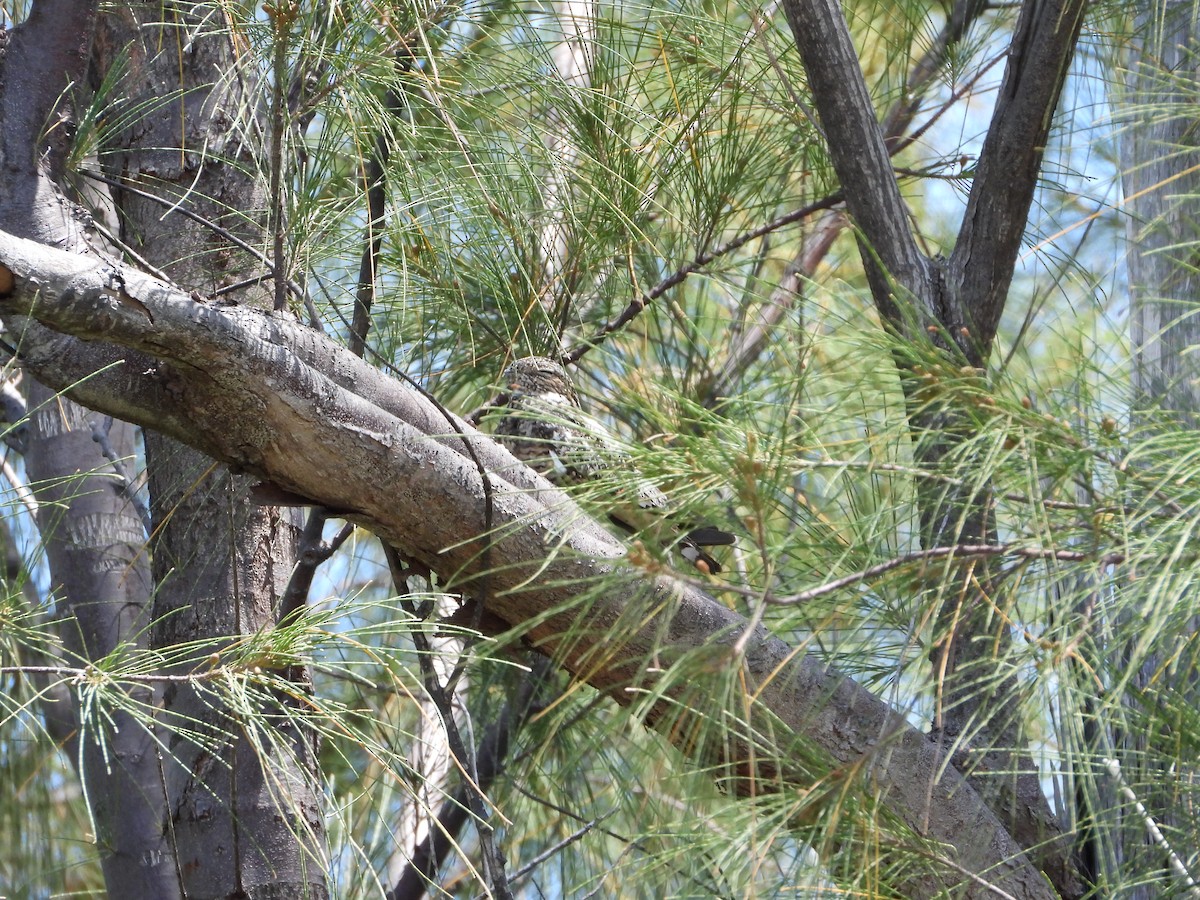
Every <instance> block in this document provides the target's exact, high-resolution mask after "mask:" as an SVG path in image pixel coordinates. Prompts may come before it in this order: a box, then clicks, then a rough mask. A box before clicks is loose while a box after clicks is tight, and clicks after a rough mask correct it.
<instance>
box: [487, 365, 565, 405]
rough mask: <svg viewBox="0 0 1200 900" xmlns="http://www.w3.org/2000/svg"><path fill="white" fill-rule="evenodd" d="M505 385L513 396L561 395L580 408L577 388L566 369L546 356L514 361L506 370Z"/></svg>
mask: <svg viewBox="0 0 1200 900" xmlns="http://www.w3.org/2000/svg"><path fill="white" fill-rule="evenodd" d="M504 383H505V385H507V387H508V389H509V390H510V391H512V392H513V394H528V395H531V396H535V397H538V396H545V395H548V394H559V395H561V396H562V397H565V398H566V399H567V400H568V401H569V402H570V403H571V404H573V405H575V406H578V405H579V400H578V398H577V396H576V394H575V386H574V385H573V384H572V383H571V378H570V376H569V375H567V370H566V369H564V368H563V367H562V366H561V365H559V364H558V363H557V362H555V361H554V360H552V359H550V358H549V357H546V356H526V357H522V358H521V359H516V360H513V361H512V363H510V364H509V366H508V368H507V369H505V370H504Z"/></svg>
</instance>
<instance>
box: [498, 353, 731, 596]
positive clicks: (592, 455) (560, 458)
mask: <svg viewBox="0 0 1200 900" xmlns="http://www.w3.org/2000/svg"><path fill="white" fill-rule="evenodd" d="M504 383H505V385H506V387H507V388H508V390H507V392H506V393H504V394H501V395H500V397H499V398H498V399H497V401H496V403H497V405H503V406H504V407H505V414H504V416H503V417H502V418H501V419H500V422H499V424H498V425H497V426H496V432H495V433H496V436H497V437H498V438H499V439H500V441H501V443H503V444H504V445H505V446H506V447H507V448H508V449H509V451H510V452H511V453H512V455H513V456H515V457H516V458H517V459H519V460H521V461H522V462H524V463H526V464H527V465H529V466H531V467H532V468H534V469H536V470H537V471H539V472H541V473H542V474H543V475H545V476H546V478H547V479H549V480H550V481H552V482H554V483H555V484H557V485H559V486H560V487H567V486H571V485H579V484H585V483H587V482H590V481H596V480H599V479H603V480H605V481H606V482H608V483H610V484H614V488H613V493H612V496H611V498H609V497H605V498H604V501H603V502H604V505H606V506H608V507H609V508H608V517H609V518H610V519H611V520H612V521H613V522H614V523H615V524H616V525H618V526H620V527H621V528H623V529H625V530H626V531H630V532H645V533H647V534H648V535H649V536H651V537H652V538H653V539H654V540H658V541H660V542H662V543H664V544H678V546H679V548H680V554H681V555H682V556H683V557H684V559H686V560H688V561H689V562H691V563H692V564H693V565H694V566H695V567H696V568H698V569H700V571H702V572H707V573H710V574H714V575H715V574H716V573H718V572H720V571H721V566H720V564H719V563H718V562H717V561H716V560H715V559H713V558H712V557H711V556H710V555H709V554H708V553H706V552H705V550H704V548H705V547H717V546H724V545H728V544H732V543H734V536H733V535H732V534H730V533H729V532H727V531H721V530H720V529H718V528H713V527H711V526H709V527H703V528H695V529H691V530H684V529H683V528H680V527H679V526H678V524H676V523H674V522H673V521H672V519H671V515H672V512H673V508H672V505H671V502H670V500H669V499H668V498H667V496H666V495H665V494H664V493H663V492H662V491H660V490H659V489H658V488H657V487H655V486H654V485H653V484H651V483H650V482H648V481H646V480H645V479H644V478H642V477H641V476H640V475H639V474H638V473H637V472H636V471H634V470H633V469H632V467H631V466H630V460H629V456H628V454H626V453H624V452H623V451H622V450H621V448H620V447H619V446H618V444H617V442H616V440H615V439H614V438H613V437H612V435H611V434H609V432H608V431H607V430H606V429H605V428H604V426H603V425H601V424H600V423H599V422H596V421H595V420H594V419H591V418H590V417H589V416H587V414H586V413H584V411H583V408H582V407H581V405H580V403H579V396H578V394H576V392H575V387H574V385H572V384H571V379H570V377H569V376H568V375H567V371H566V369H564V368H563V367H562V366H561V365H559V364H558V363H557V362H555V361H554V360H552V359H548V358H546V357H544V356H528V357H525V358H523V359H518V360H516V361H514V362H513V363H512V364H511V365H510V366H509V367H508V368H507V369H505V370H504ZM622 473H625V474H627V475H628V480H627V481H624V483H622V479H621V478H620V475H621V474H622ZM614 476H615V477H614Z"/></svg>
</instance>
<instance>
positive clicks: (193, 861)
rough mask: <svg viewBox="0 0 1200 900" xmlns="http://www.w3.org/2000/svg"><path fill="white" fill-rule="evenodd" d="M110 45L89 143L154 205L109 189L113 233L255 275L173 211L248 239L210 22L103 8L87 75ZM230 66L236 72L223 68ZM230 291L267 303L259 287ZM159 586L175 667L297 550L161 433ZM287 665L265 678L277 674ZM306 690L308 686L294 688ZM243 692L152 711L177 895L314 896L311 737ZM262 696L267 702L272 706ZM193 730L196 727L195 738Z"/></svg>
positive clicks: (245, 186) (231, 83)
mask: <svg viewBox="0 0 1200 900" xmlns="http://www.w3.org/2000/svg"><path fill="white" fill-rule="evenodd" d="M119 54H127V55H128V63H127V65H128V70H127V72H126V74H125V76H124V78H123V79H122V83H121V85H120V86H119V88H118V90H119V92H120V93H121V95H122V96H123V97H125V98H127V99H126V102H127V103H128V104H129V105H130V107H131V108H137V106H138V105H144V109H145V111H144V113H143V114H142V115H140V116H138V117H136V119H135V120H134V121H132V122H130V124H129V126H128V127H127V128H126V129H124V130H123V131H121V132H119V133H118V134H117V135H116V137H115V139H114V141H113V143H112V145H111V146H107V147H104V148H103V150H104V151H105V153H104V160H105V166H106V169H107V171H108V174H109V176H110V177H111V178H113V179H114V180H124V181H126V183H129V184H131V185H133V186H135V187H137V188H138V190H141V191H145V192H148V193H152V194H154V195H155V196H158V197H161V198H166V201H167V202H166V203H165V204H164V203H156V202H154V201H153V200H151V199H148V198H147V197H145V196H142V195H140V194H137V193H134V192H133V191H128V190H122V189H120V188H118V189H117V190H116V191H115V195H114V199H115V201H116V204H117V207H118V210H119V212H120V216H121V227H122V240H123V241H124V243H125V244H126V245H127V246H131V247H134V248H136V249H137V250H138V252H139V253H140V254H141V255H142V256H143V257H144V258H146V259H147V260H148V261H149V262H150V263H151V264H152V265H154V266H156V267H158V268H160V269H161V270H163V271H165V272H167V273H169V274H170V275H171V277H172V278H173V279H174V280H175V281H176V282H177V283H179V284H182V285H186V286H187V287H189V288H191V289H194V290H198V291H201V292H203V293H205V294H209V293H212V292H213V291H215V290H217V289H218V288H221V287H225V286H228V285H231V284H234V283H235V282H239V281H241V280H243V279H245V278H247V277H249V276H253V275H257V274H261V268H260V267H259V266H258V265H257V261H256V260H253V259H252V258H250V257H248V256H247V255H246V254H245V253H243V252H242V251H240V250H237V249H235V248H234V247H232V246H231V245H230V244H229V243H228V242H227V241H226V240H225V239H224V238H222V237H221V236H219V235H218V234H216V233H215V232H214V231H213V230H212V229H211V228H209V227H207V226H205V225H203V224H200V223H199V222H197V221H196V220H195V219H193V218H185V217H184V216H183V215H182V214H180V213H179V212H177V211H174V210H173V211H172V212H171V213H170V214H168V215H164V212H165V211H166V209H167V207H168V206H172V205H176V206H177V207H178V208H182V209H185V210H187V211H189V212H191V213H194V214H197V215H198V216H200V217H202V218H203V219H205V220H207V221H208V222H212V223H214V224H216V225H218V226H219V227H221V228H223V229H226V230H228V231H230V232H232V233H233V234H235V235H237V236H238V237H240V238H241V239H242V240H244V241H246V242H247V243H250V244H261V243H263V236H264V234H265V233H266V229H265V223H264V222H263V221H262V216H261V214H260V211H261V210H263V209H264V207H265V205H266V204H265V199H264V192H263V188H262V183H261V179H258V178H256V177H254V175H253V173H254V172H255V171H258V168H257V165H258V164H261V160H257V159H256V158H255V152H256V150H258V149H259V148H256V147H254V146H248V145H246V144H245V143H243V141H244V139H245V136H246V135H247V134H255V133H261V129H260V128H256V127H255V126H254V125H253V124H252V123H254V122H255V119H256V111H255V101H256V94H255V91H254V86H255V82H254V79H253V77H252V76H251V75H248V74H245V72H246V71H250V67H249V66H247V65H246V64H245V63H243V62H242V61H240V60H238V59H237V58H236V55H235V50H234V47H233V44H232V42H231V38H230V35H229V34H228V32H227V31H226V30H225V29H224V23H223V22H222V21H220V20H218V21H216V22H211V21H210V22H205V21H203V20H202V19H201V18H200V17H199V14H198V13H196V14H188V13H186V12H184V11H183V10H182V8H177V7H172V6H169V5H167V6H160V5H158V4H142V5H137V6H133V7H129V8H126V9H121V10H113V11H112V12H111V13H109V14H108V15H107V16H105V17H104V18H103V19H102V20H101V28H100V31H99V33H98V41H97V54H96V64H97V68H98V69H99V73H98V74H99V75H100V76H101V77H102V76H103V74H104V73H105V72H106V71H108V69H109V68H110V67H111V65H112V64H113V63H114V62H115V60H116V59H117V58H118V55H119ZM239 67H240V68H242V69H243V70H244V71H243V74H242V76H241V77H233V74H232V73H235V72H237V71H238V69H239ZM231 299H234V300H237V301H238V302H242V303H256V304H258V305H263V306H266V305H268V304H269V297H268V294H267V291H266V290H265V289H264V288H262V287H253V288H250V289H247V290H240V291H237V292H235V293H233V294H232V295H231ZM146 465H147V473H148V477H149V487H150V496H151V513H152V520H153V523H154V540H153V543H152V547H153V558H154V575H155V580H156V582H157V590H156V593H155V617H154V621H155V624H154V629H153V631H152V637H153V644H154V646H155V647H158V648H161V649H167V648H170V647H174V646H177V645H180V644H185V643H195V645H196V647H197V650H196V651H195V653H194V654H192V656H191V658H190V659H189V660H188V661H187V662H185V663H183V664H182V665H180V666H179V667H178V668H177V670H176V672H175V674H182V673H185V672H188V671H194V669H195V667H196V665H197V663H196V660H197V659H202V658H203V657H204V656H205V655H208V654H209V653H212V654H216V657H215V658H219V656H220V654H222V653H223V652H226V651H227V650H228V649H229V647H230V646H232V644H233V643H234V642H235V641H237V640H238V639H239V638H244V637H245V636H249V635H254V634H256V633H261V632H263V631H266V630H268V629H270V628H271V627H272V626H273V625H274V624H275V621H276V617H277V615H278V612H279V600H280V598H281V597H282V595H283V593H284V590H285V589H286V586H287V579H288V576H289V575H290V573H291V571H292V567H293V565H294V562H295V558H296V549H297V546H298V538H299V521H298V511H296V510H293V509H286V510H283V511H280V510H277V509H273V508H266V507H259V506H255V505H254V504H252V503H251V501H250V498H249V488H250V486H251V480H250V479H248V478H246V477H237V476H234V475H232V474H230V472H229V470H228V469H227V468H226V467H225V466H223V465H220V464H216V463H214V462H213V461H212V460H211V459H210V458H209V457H206V456H205V455H204V454H202V453H200V452H198V451H196V450H193V449H191V448H190V447H186V446H184V445H182V444H180V443H178V442H177V441H175V440H174V439H172V438H168V437H165V436H162V435H159V434H156V433H153V432H147V434H146ZM300 671H302V670H298V669H295V668H294V667H293V668H291V669H289V670H287V671H286V672H275V673H273V674H276V675H280V676H285V677H291V676H295V675H297V674H298V673H299V672H300ZM298 689H299V690H301V691H303V690H305V689H306V684H302V685H300V686H299V687H298ZM256 693H257V694H258V696H256V702H257V703H259V704H262V705H263V707H264V708H260V710H259V712H262V713H265V717H266V719H267V720H269V721H271V722H273V723H279V724H277V725H275V726H274V727H268V726H264V725H262V724H256V725H251V724H250V722H251V717H250V716H248V715H242V714H239V712H238V709H237V703H236V700H235V698H234V696H232V695H222V694H220V693H218V692H214V691H213V690H211V689H210V688H209V687H207V686H204V685H200V684H196V683H192V682H188V683H175V684H172V688H171V690H168V691H167V693H166V696H165V698H164V704H163V712H164V716H165V718H166V719H167V720H168V721H169V722H170V723H171V724H172V725H175V726H178V727H176V728H173V730H172V737H171V741H170V743H169V747H168V749H169V751H170V758H169V760H168V761H167V762H166V763H165V766H164V767H165V784H166V787H167V794H168V799H169V802H170V811H171V828H170V833H171V836H172V839H173V841H174V845H175V850H176V853H177V854H178V857H179V867H180V872H181V877H182V880H183V885H184V889H185V891H186V893H187V895H188V896H200V897H234V896H246V895H249V896H261V897H271V896H283V895H286V896H305V897H323V896H326V895H327V889H326V887H325V880H324V870H325V859H324V852H323V845H324V826H323V812H322V809H321V806H320V792H319V790H318V788H317V784H316V757H315V750H316V747H315V738H314V736H313V735H312V734H311V733H310V732H309V731H308V729H307V728H306V727H304V726H302V725H301V724H300V723H299V721H298V720H297V719H295V718H292V719H291V720H289V718H288V713H289V706H290V701H289V700H288V699H287V698H286V697H285V696H283V695H278V696H276V697H275V698H274V700H273V701H272V700H271V698H270V697H269V696H268V695H267V692H266V691H265V690H262V689H259V690H258V691H257V692H256ZM272 703H273V704H274V705H275V706H276V708H275V709H274V710H271V708H270V707H271V705H272ZM197 735H198V736H199V737H200V738H202V739H199V740H197V739H196V737H197Z"/></svg>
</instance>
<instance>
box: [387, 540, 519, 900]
mask: <svg viewBox="0 0 1200 900" xmlns="http://www.w3.org/2000/svg"><path fill="white" fill-rule="evenodd" d="M384 550H385V552H386V555H387V559H388V566H389V568H390V569H391V571H392V578H393V580H394V581H395V582H396V589H397V591H403V590H404V580H405V577H406V575H407V570H406V569H405V567H404V565H403V562H402V561H401V560H400V556H399V554H398V553H397V552H396V550H395V549H394V548H392V547H389V546H386V545H385V547H384ZM402 603H403V605H404V607H405V608H406V611H407V612H409V614H410V615H413V616H414V617H415V616H416V615H417V611H416V608H415V606H414V605H413V604H412V603H411V602H410V601H407V600H402ZM411 637H412V641H413V645H414V646H415V647H416V650H417V662H418V664H419V665H420V668H421V677H422V680H423V681H424V683H425V691H426V693H427V694H428V695H429V698H430V700H432V701H433V705H434V706H435V707H437V710H438V713H439V715H440V716H441V719H442V727H444V728H445V729H446V743H447V744H448V745H449V746H450V752H451V754H452V755H453V756H454V759H455V760H456V761H457V763H458V767H459V771H460V772H461V773H462V786H463V787H464V789H465V791H466V799H467V806H468V807H469V808H470V810H471V813H472V815H473V816H474V818H475V829H476V834H477V835H478V837H479V848H480V852H481V854H482V856H483V870H484V874H485V875H486V877H487V880H488V883H489V886H490V887H491V890H492V891H493V892H494V893H495V895H496V896H497V897H499V898H500V900H513V895H512V890H511V889H510V888H509V884H508V878H507V877H506V876H505V874H504V867H505V862H504V856H503V854H502V853H501V852H500V850H499V849H498V848H497V846H496V841H495V839H494V838H495V829H494V828H493V827H492V825H491V822H490V821H489V820H490V818H491V817H490V816H489V814H488V806H489V805H490V804H489V801H488V798H487V795H486V794H485V793H484V789H483V787H482V786H481V785H480V783H479V771H478V769H477V766H476V763H477V758H476V756H475V753H474V750H473V748H472V749H468V747H467V743H466V741H464V740H463V737H462V732H461V731H459V728H458V722H457V720H456V719H455V717H454V706H453V702H452V700H451V698H452V697H453V692H452V691H451V690H449V689H448V688H447V686H446V685H443V684H442V682H441V681H440V680H439V679H438V676H437V672H436V671H435V670H434V667H433V648H432V646H431V645H430V643H429V639H428V637H427V636H426V635H425V634H424V633H422V632H421V631H419V630H415V631H413V632H412V633H411Z"/></svg>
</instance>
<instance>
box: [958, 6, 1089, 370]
mask: <svg viewBox="0 0 1200 900" xmlns="http://www.w3.org/2000/svg"><path fill="white" fill-rule="evenodd" d="M1086 8H1087V0H1037V2H1026V3H1025V5H1024V6H1023V8H1022V10H1021V17H1020V19H1018V21H1017V29H1016V33H1015V34H1014V35H1013V40H1012V45H1011V46H1010V47H1009V51H1008V67H1007V68H1006V69H1005V71H1004V80H1003V82H1002V83H1001V85H1000V94H999V97H998V98H997V100H996V110H995V112H994V113H993V115H992V122H991V125H990V126H989V128H988V133H987V137H986V138H985V140H984V143H983V150H982V151H981V153H980V155H979V164H978V166H977V167H976V174H975V182H974V184H973V185H972V186H971V195H970V198H969V199H968V201H967V211H966V214H965V216H964V217H963V223H962V228H961V230H960V231H959V233H958V241H957V242H956V244H955V246H954V252H953V253H952V254H951V257H950V263H949V266H948V271H947V276H946V277H947V282H948V285H947V286H948V288H949V290H948V299H949V302H950V303H952V304H953V305H955V306H956V307H958V308H956V309H954V310H953V311H952V313H951V316H950V317H949V318H948V319H947V320H946V321H947V322H961V323H964V324H966V325H967V326H968V327H969V329H970V331H971V333H972V335H973V343H974V344H975V345H976V346H977V347H978V348H980V357H981V358H982V359H986V358H987V349H988V348H990V347H991V343H992V339H993V338H994V337H995V334H996V327H997V324H998V323H999V321H1000V314H1001V313H1002V312H1003V311H1004V302H1005V299H1006V298H1007V296H1008V288H1009V285H1010V284H1011V283H1012V276H1013V267H1014V265H1015V263H1016V258H1017V254H1018V252H1020V248H1021V238H1022V236H1023V235H1024V233H1025V224H1026V220H1027V219H1028V218H1029V207H1030V205H1031V204H1032V203H1033V193H1034V190H1035V189H1036V188H1037V182H1038V176H1039V173H1040V172H1041V167H1042V156H1043V155H1044V153H1045V151H1046V139H1047V137H1048V136H1049V134H1050V124H1051V122H1052V121H1053V118H1054V110H1055V108H1056V107H1057V106H1058V98H1059V94H1061V93H1062V87H1063V82H1065V81H1066V77H1067V69H1068V67H1069V65H1070V62H1071V56H1072V55H1073V53H1074V50H1075V43H1076V41H1077V40H1078V38H1079V29H1080V26H1081V25H1082V24H1083V13H1084V10H1085V9H1086Z"/></svg>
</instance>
